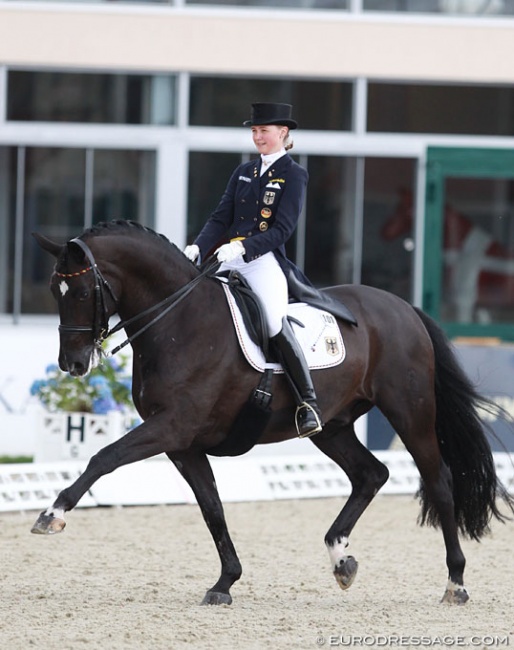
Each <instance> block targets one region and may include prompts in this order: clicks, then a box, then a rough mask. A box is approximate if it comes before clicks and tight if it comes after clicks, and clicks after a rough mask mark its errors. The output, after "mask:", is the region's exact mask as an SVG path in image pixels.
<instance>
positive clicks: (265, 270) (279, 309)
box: [219, 253, 288, 337]
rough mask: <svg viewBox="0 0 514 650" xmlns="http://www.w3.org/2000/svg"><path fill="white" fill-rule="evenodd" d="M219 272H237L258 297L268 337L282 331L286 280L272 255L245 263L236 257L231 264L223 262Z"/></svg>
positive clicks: (268, 254)
mask: <svg viewBox="0 0 514 650" xmlns="http://www.w3.org/2000/svg"><path fill="white" fill-rule="evenodd" d="M219 270H220V271H238V272H239V273H240V274H241V275H242V276H243V277H244V278H245V280H246V281H247V282H248V284H249V285H250V287H251V289H252V290H253V291H254V292H255V293H256V294H257V295H258V296H259V298H260V300H261V302H262V305H263V307H264V312H265V316H266V321H267V323H268V330H269V336H270V337H271V336H276V335H277V334H278V333H279V332H280V330H281V329H282V319H283V318H284V316H286V314H287V302H288V292H287V280H286V276H285V275H284V273H283V271H282V269H281V268H280V264H279V263H278V262H277V259H276V257H275V255H273V253H266V254H265V255H262V256H261V257H258V258H257V259H256V260H253V261H251V262H248V263H247V262H245V261H244V260H243V258H242V257H238V258H237V260H234V261H233V262H229V263H226V262H224V263H223V264H222V265H221V266H220V268H219Z"/></svg>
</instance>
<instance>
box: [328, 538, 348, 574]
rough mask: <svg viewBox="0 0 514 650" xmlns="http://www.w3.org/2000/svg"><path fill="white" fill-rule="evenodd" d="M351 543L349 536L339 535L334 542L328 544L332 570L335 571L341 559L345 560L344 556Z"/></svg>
mask: <svg viewBox="0 0 514 650" xmlns="http://www.w3.org/2000/svg"><path fill="white" fill-rule="evenodd" d="M349 543H350V542H349V541H348V537H338V538H337V539H336V541H335V542H334V544H327V549H328V556H329V558H330V564H331V566H332V571H335V570H336V569H337V568H338V567H339V565H340V564H341V560H343V561H344V558H345V557H346V552H345V551H346V549H347V548H348V545H349Z"/></svg>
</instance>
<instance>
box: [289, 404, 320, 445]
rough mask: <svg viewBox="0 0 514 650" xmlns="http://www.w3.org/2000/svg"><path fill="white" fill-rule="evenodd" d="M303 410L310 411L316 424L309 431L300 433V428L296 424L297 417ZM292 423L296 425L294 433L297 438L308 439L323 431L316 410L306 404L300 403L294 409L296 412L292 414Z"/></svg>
mask: <svg viewBox="0 0 514 650" xmlns="http://www.w3.org/2000/svg"><path fill="white" fill-rule="evenodd" d="M303 409H307V410H308V411H310V413H311V414H312V415H314V419H315V420H316V423H315V424H314V425H313V427H312V428H311V429H309V431H300V426H299V424H298V415H299V414H300V413H301V411H302V410H303ZM294 422H295V425H296V433H297V434H298V437H299V438H310V437H311V436H314V435H316V434H317V433H319V432H320V431H321V430H322V429H323V425H322V424H321V420H320V418H319V415H318V413H317V412H316V409H315V408H313V407H312V406H311V404H309V403H308V402H302V403H301V404H300V405H299V406H297V407H296V412H295V414H294Z"/></svg>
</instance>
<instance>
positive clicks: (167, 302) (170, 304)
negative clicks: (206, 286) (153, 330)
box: [100, 260, 220, 357]
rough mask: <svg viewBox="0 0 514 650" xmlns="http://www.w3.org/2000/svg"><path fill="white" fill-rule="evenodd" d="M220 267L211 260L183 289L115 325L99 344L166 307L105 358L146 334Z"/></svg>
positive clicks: (218, 263)
mask: <svg viewBox="0 0 514 650" xmlns="http://www.w3.org/2000/svg"><path fill="white" fill-rule="evenodd" d="M219 265H220V262H218V261H217V260H212V261H211V262H210V263H209V264H207V266H206V267H205V268H204V269H203V270H202V271H201V272H200V273H199V275H197V276H196V278H193V279H192V280H190V281H189V282H188V283H187V284H185V285H184V286H183V287H180V289H178V290H177V291H175V293H172V294H171V296H168V297H167V298H164V300H161V301H160V302H158V303H157V304H155V305H152V306H151V307H148V309H145V310H144V311H142V312H141V313H139V314H136V315H135V316H132V318H128V319H127V320H124V321H120V322H119V323H117V324H116V325H115V326H114V327H113V328H112V329H110V330H108V331H107V332H106V333H105V334H104V335H103V336H102V338H101V339H100V343H101V342H102V341H105V340H106V339H107V338H108V337H109V336H111V335H112V334H115V333H116V332H119V331H120V330H121V329H124V328H125V327H127V326H128V325H132V323H135V322H136V321H138V320H140V319H141V318H144V317H145V316H148V314H151V313H153V312H154V311H156V310H157V309H160V308H161V307H166V309H164V310H163V311H162V312H161V313H160V314H158V315H157V316H155V318H153V319H152V320H151V321H150V322H149V323H147V324H146V325H143V327H141V329H139V330H137V331H136V332H135V333H134V334H132V336H129V337H127V338H126V339H125V340H124V341H123V343H120V345H118V346H116V347H115V348H114V349H113V350H111V351H110V352H108V353H106V356H110V357H112V356H113V355H115V354H116V353H117V352H119V351H120V350H122V349H123V348H124V347H125V346H126V345H128V344H129V343H132V341H133V340H134V339H135V338H137V337H138V336H140V335H141V334H143V333H144V332H146V330H147V329H148V328H150V327H151V326H152V325H155V323H157V322H158V321H159V320H161V318H163V316H166V314H167V313H168V312H170V311H171V310H172V309H173V308H174V307H176V306H177V305H178V304H179V303H180V302H181V301H182V300H184V298H185V297H186V296H188V295H189V294H190V293H191V291H193V289H194V288H195V287H196V285H197V284H199V283H200V282H201V280H203V278H205V277H206V276H208V275H210V274H211V273H212V272H213V271H214V269H216V268H217V267H218V266H219Z"/></svg>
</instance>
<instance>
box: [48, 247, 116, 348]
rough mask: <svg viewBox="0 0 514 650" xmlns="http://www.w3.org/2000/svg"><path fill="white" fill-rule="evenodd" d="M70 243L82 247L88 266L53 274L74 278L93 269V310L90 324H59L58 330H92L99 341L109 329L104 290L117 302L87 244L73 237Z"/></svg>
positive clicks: (75, 331)
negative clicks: (73, 271)
mask: <svg viewBox="0 0 514 650" xmlns="http://www.w3.org/2000/svg"><path fill="white" fill-rule="evenodd" d="M70 243H72V244H76V245H77V246H78V247H79V248H81V249H82V251H83V253H84V255H85V256H86V259H87V261H88V262H89V266H88V267H87V268H85V269H82V270H81V271H77V272H75V273H58V272H57V271H55V275H57V277H59V278H75V277H78V276H80V275H84V274H85V273H88V272H89V271H93V278H94V283H95V287H94V293H95V312H94V316H93V324H92V325H62V324H61V325H59V332H64V333H69V334H71V333H80V332H92V333H93V339H94V341H95V343H96V342H100V341H102V340H103V338H104V337H105V335H106V333H107V330H108V329H109V314H108V312H107V304H106V299H105V291H107V292H108V293H109V295H110V296H111V298H112V300H113V301H114V303H115V304H118V301H117V300H116V296H115V295H114V292H113V290H112V287H111V285H110V284H109V283H108V282H107V280H106V279H105V278H104V276H103V275H102V272H101V271H100V269H99V268H98V266H97V264H96V262H95V258H94V256H93V253H92V252H91V249H90V248H89V246H88V245H87V244H85V243H84V242H83V241H82V240H81V239H78V238H75V239H72V240H71V242H70Z"/></svg>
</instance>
